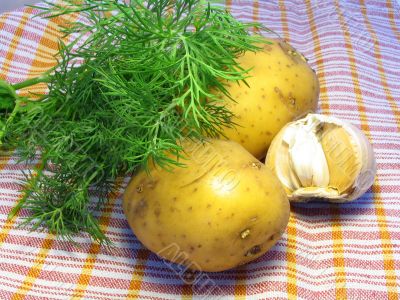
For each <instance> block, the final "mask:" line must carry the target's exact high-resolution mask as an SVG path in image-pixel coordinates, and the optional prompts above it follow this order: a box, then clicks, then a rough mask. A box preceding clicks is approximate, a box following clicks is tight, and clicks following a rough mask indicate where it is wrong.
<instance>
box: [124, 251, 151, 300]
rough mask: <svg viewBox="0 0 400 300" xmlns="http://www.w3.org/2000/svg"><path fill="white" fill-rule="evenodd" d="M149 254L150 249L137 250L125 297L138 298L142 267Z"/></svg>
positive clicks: (143, 267) (142, 272) (140, 287)
mask: <svg viewBox="0 0 400 300" xmlns="http://www.w3.org/2000/svg"><path fill="white" fill-rule="evenodd" d="M149 256H150V251H149V250H147V249H144V248H143V249H140V250H139V251H138V252H137V258H136V264H135V266H134V268H133V271H132V278H131V282H130V284H129V290H128V295H127V297H126V299H139V292H140V290H141V289H142V282H143V277H144V269H145V267H146V262H147V260H148V259H149Z"/></svg>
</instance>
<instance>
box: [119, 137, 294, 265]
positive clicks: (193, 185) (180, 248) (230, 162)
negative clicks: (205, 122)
mask: <svg viewBox="0 0 400 300" xmlns="http://www.w3.org/2000/svg"><path fill="white" fill-rule="evenodd" d="M184 149H185V152H186V156H187V159H185V160H184V161H181V162H183V163H184V164H185V167H175V168H174V169H173V170H172V171H171V172H169V171H166V170H161V169H160V168H158V167H157V168H156V167H154V166H153V167H151V170H150V172H149V173H146V172H144V171H141V172H139V173H138V174H137V175H136V176H134V177H133V178H132V180H131V182H130V183H129V185H128V187H127V189H126V192H125V195H124V200H123V201H124V202H123V207H124V212H125V214H126V217H127V219H128V222H129V224H130V226H131V228H132V229H133V231H134V233H135V234H136V236H137V238H138V239H139V240H140V241H141V242H142V243H143V244H144V245H145V246H146V247H147V248H148V249H150V250H151V251H153V252H155V253H157V254H158V255H159V256H161V257H163V258H165V259H167V260H169V261H172V262H176V263H180V264H183V265H185V266H186V267H187V268H189V269H193V270H202V271H222V270H226V269H230V268H233V267H236V266H238V265H241V264H245V263H247V262H249V261H251V260H253V259H256V258H257V257H259V256H261V255H263V254H264V253H265V252H266V251H267V250H268V249H269V248H271V247H272V246H273V245H274V244H275V243H276V241H277V240H278V239H279V238H280V237H281V235H282V233H283V232H284V230H285V228H286V225H287V222H288V218H289V202H288V199H287V197H286V194H285V191H284V190H283V188H282V186H281V184H280V183H279V181H278V179H277V178H276V177H275V175H273V174H272V172H271V171H270V170H269V169H268V168H267V167H265V166H264V164H262V163H261V162H259V161H258V160H257V159H256V158H254V157H253V156H252V155H251V154H250V153H249V152H248V151H246V150H245V149H244V148H243V147H242V146H240V145H239V144H237V143H235V142H232V141H222V140H212V141H210V142H209V143H206V144H200V143H194V142H186V143H185V144H184Z"/></svg>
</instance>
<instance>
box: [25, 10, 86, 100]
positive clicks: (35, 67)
mask: <svg viewBox="0 0 400 300" xmlns="http://www.w3.org/2000/svg"><path fill="white" fill-rule="evenodd" d="M78 16H79V15H78V14H71V15H65V16H59V17H56V18H53V19H51V20H49V21H48V23H47V25H46V28H45V29H44V31H43V33H42V36H41V38H40V41H39V43H38V47H37V49H36V53H35V58H34V59H33V60H32V62H31V66H30V71H29V73H28V78H31V77H34V76H37V75H38V74H42V73H44V72H46V71H48V70H49V69H50V68H51V67H54V66H55V65H56V64H57V60H56V59H55V55H56V54H57V53H58V50H59V49H58V41H59V39H61V38H62V37H63V36H64V33H63V32H61V30H60V26H61V25H65V24H68V23H69V22H73V21H75V20H76V19H77V18H78ZM63 40H64V42H68V38H64V39H63ZM44 61H47V62H44ZM49 61H50V63H49ZM38 89H39V90H41V92H38V91H37V90H38ZM46 90H47V84H46V83H39V84H37V85H35V86H30V87H27V88H25V89H21V90H20V94H21V95H22V96H29V95H31V94H32V93H35V94H44V93H45V92H46Z"/></svg>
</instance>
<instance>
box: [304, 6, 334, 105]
mask: <svg viewBox="0 0 400 300" xmlns="http://www.w3.org/2000/svg"><path fill="white" fill-rule="evenodd" d="M304 1H305V3H306V8H307V17H308V20H309V24H310V30H311V34H312V38H313V44H314V55H315V57H316V60H315V63H316V64H317V70H316V71H317V74H318V80H319V84H320V108H321V109H322V111H324V110H328V109H329V102H328V99H327V95H328V93H327V88H326V86H327V85H326V79H325V67H324V61H323V56H322V49H321V42H320V39H319V36H318V30H317V26H316V24H315V20H314V13H313V8H312V6H311V4H312V2H311V1H308V0H304ZM318 57H320V58H318Z"/></svg>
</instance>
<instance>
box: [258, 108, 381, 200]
mask: <svg viewBox="0 0 400 300" xmlns="http://www.w3.org/2000/svg"><path fill="white" fill-rule="evenodd" d="M266 164H267V165H268V166H269V167H270V168H271V169H272V170H273V171H274V172H275V174H276V175H277V176H278V178H279V180H280V181H281V183H282V184H283V186H284V188H285V190H286V193H287V194H288V197H289V199H290V200H291V201H299V202H306V201H308V200H311V199H315V198H320V199H326V200H328V201H330V202H346V201H351V200H354V199H356V198H358V197H360V196H361V195H362V194H364V193H365V192H366V191H367V190H368V188H369V187H370V186H371V185H372V183H373V181H374V177H375V174H376V162H375V157H374V153H373V150H372V147H371V144H370V143H369V141H368V139H367V137H366V136H365V135H364V134H363V132H362V131H361V130H359V129H358V128H356V127H355V126H353V125H351V124H350V123H348V122H346V121H342V120H339V119H338V118H335V117H331V116H324V115H319V114H309V115H307V116H306V117H305V118H303V119H300V120H297V121H294V122H291V123H289V124H287V125H286V126H285V127H284V128H283V129H282V130H281V131H280V132H279V133H278V135H277V136H276V137H275V138H274V140H273V141H272V144H271V146H270V148H269V151H268V154H267V158H266Z"/></svg>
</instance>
